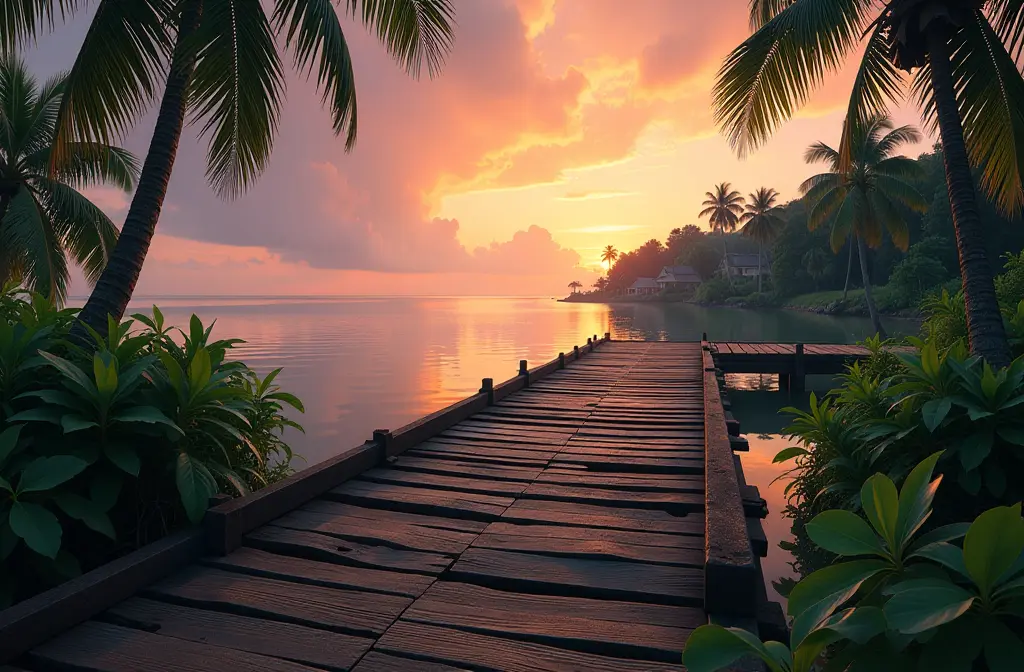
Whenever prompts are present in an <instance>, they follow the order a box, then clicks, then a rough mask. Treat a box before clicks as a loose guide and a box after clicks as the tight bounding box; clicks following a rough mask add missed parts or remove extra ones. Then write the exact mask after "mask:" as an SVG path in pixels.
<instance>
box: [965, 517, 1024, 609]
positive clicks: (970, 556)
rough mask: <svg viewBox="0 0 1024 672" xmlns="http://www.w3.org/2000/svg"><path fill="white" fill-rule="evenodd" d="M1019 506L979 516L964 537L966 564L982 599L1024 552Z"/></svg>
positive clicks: (1023, 522) (1022, 526)
mask: <svg viewBox="0 0 1024 672" xmlns="http://www.w3.org/2000/svg"><path fill="white" fill-rule="evenodd" d="M1020 509H1021V506H1020V504H1016V505H1014V506H999V507H996V508H994V509H989V510H988V511H986V512H984V513H983V514H981V515H980V516H978V517H977V518H976V519H975V520H974V522H973V523H972V524H971V528H970V529H969V530H968V531H967V535H966V536H965V537H964V564H965V565H966V566H967V572H968V573H969V574H970V576H971V579H973V580H974V583H975V584H977V586H978V589H979V590H980V591H981V595H982V597H986V598H987V597H988V596H989V595H990V594H991V592H992V588H994V587H995V585H996V582H997V581H998V580H999V579H1000V578H1001V577H1002V576H1003V574H1005V573H1006V571H1007V570H1009V569H1010V568H1011V567H1012V566H1013V565H1014V563H1015V562H1016V561H1017V558H1018V557H1020V555H1021V553H1022V552H1024V521H1022V520H1021V517H1020Z"/></svg>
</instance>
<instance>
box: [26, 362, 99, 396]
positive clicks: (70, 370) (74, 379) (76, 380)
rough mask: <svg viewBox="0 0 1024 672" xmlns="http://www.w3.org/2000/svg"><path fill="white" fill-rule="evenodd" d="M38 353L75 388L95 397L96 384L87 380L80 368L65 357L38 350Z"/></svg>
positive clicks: (87, 377)
mask: <svg viewBox="0 0 1024 672" xmlns="http://www.w3.org/2000/svg"><path fill="white" fill-rule="evenodd" d="M39 354H40V355H42V356H43V357H45V358H46V361H48V362H49V363H50V364H51V365H52V366H53V367H54V368H55V369H57V370H58V371H60V372H61V374H63V375H64V377H65V378H66V379H67V380H68V381H69V382H71V383H73V385H74V386H75V387H77V388H79V391H81V392H83V393H84V394H85V395H86V396H87V397H95V396H96V393H97V390H96V385H95V384H94V383H93V382H92V381H91V380H89V376H87V375H86V374H85V372H84V371H82V370H81V369H80V368H78V367H77V366H75V365H74V364H72V363H71V362H69V361H68V360H66V359H63V358H61V357H58V356H57V355H53V354H50V353H49V352H42V351H40V352H39Z"/></svg>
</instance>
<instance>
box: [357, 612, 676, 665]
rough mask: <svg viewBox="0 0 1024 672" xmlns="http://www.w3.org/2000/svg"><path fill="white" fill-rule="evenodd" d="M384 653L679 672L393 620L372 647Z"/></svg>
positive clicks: (457, 661) (459, 661) (456, 661)
mask: <svg viewBox="0 0 1024 672" xmlns="http://www.w3.org/2000/svg"><path fill="white" fill-rule="evenodd" d="M375 648H376V649H377V650H379V651H383V652H386V653H396V654H399V655H407V656H414V657H419V658H422V659H425V660H430V661H436V662H443V663H446V664H449V665H456V666H466V667H469V668H472V669H478V670H502V671H503V672H547V671H550V672H556V671H562V670H573V671H574V672H591V671H593V672H608V670H615V671H616V672H665V671H667V670H672V671H673V672H681V670H682V666H681V665H671V664H665V663H652V662H650V661H642V660H628V659H622V658H612V657H610V656H597V655H594V654H588V653H582V652H579V651H571V650H568V649H561V648H557V647H553V646H545V645H543V644H535V643H533V642H522V641H517V640H514V639H504V638H499V637H489V636H487V635H479V634H476V633H471V632H465V631H460V630H452V629H449V628H443V627H440V626H435V625H427V624H426V623H412V622H409V621H399V622H398V623H395V625H394V627H392V628H391V629H390V630H388V632H387V634H386V635H384V636H383V637H381V639H380V641H378V642H377V645H376V647H375Z"/></svg>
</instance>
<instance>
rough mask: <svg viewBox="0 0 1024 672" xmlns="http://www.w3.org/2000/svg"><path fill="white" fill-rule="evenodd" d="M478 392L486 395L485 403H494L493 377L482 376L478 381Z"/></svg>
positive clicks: (490, 404) (491, 404)
mask: <svg viewBox="0 0 1024 672" xmlns="http://www.w3.org/2000/svg"><path fill="white" fill-rule="evenodd" d="M480 393H481V394H486V395H487V405H488V406H493V405H494V379H493V378H484V379H483V380H482V381H480Z"/></svg>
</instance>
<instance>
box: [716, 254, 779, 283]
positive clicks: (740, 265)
mask: <svg viewBox="0 0 1024 672" xmlns="http://www.w3.org/2000/svg"><path fill="white" fill-rule="evenodd" d="M771 268H772V267H771V263H770V260H769V259H768V255H761V275H762V276H769V275H771ZM757 269H758V265H757V255H756V254H732V253H726V255H725V256H724V257H722V266H721V270H722V273H723V275H725V276H726V277H727V278H755V279H756V278H757Z"/></svg>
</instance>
